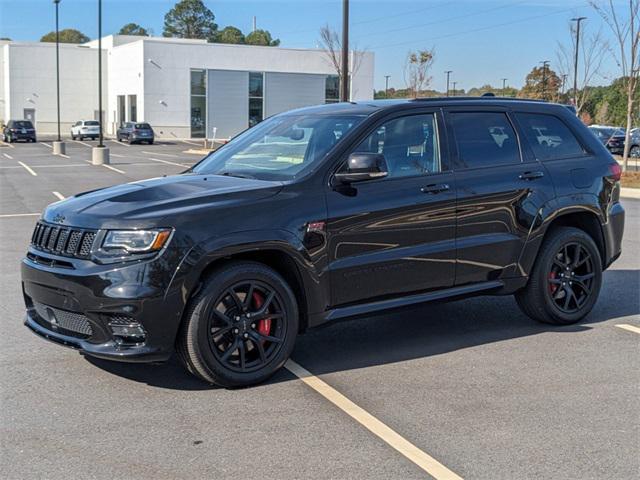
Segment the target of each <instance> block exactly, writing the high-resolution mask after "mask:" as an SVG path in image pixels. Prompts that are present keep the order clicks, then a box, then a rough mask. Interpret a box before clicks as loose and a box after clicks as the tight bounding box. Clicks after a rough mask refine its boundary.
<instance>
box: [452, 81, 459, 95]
mask: <svg viewBox="0 0 640 480" xmlns="http://www.w3.org/2000/svg"><path fill="white" fill-rule="evenodd" d="M451 84H452V85H453V95H452V96H453V97H455V96H456V85H457V84H458V82H451Z"/></svg>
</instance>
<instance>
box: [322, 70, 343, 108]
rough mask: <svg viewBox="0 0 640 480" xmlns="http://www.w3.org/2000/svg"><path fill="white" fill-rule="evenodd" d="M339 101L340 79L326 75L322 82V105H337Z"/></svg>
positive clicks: (336, 76)
mask: <svg viewBox="0 0 640 480" xmlns="http://www.w3.org/2000/svg"><path fill="white" fill-rule="evenodd" d="M339 101H340V77H338V75H327V78H326V80H325V82H324V103H338V102H339Z"/></svg>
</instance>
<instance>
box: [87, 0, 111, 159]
mask: <svg viewBox="0 0 640 480" xmlns="http://www.w3.org/2000/svg"><path fill="white" fill-rule="evenodd" d="M102 120H103V118H102V0H98V124H99V126H98V128H99V131H100V140H99V142H98V146H97V147H93V150H92V152H91V163H93V164H94V165H102V164H105V163H107V164H108V163H109V149H108V148H106V147H105V146H104V143H103V141H104V137H103V126H102Z"/></svg>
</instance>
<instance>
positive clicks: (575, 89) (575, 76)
mask: <svg viewBox="0 0 640 480" xmlns="http://www.w3.org/2000/svg"><path fill="white" fill-rule="evenodd" d="M586 19H587V17H577V18H572V19H571V21H572V22H576V55H575V58H574V59H573V106H574V107H576V108H577V105H578V52H579V50H578V47H579V46H580V23H581V22H582V21H583V20H586Z"/></svg>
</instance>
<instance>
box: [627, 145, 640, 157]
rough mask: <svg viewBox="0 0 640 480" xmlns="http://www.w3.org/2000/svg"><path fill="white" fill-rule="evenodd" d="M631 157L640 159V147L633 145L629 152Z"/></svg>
mask: <svg viewBox="0 0 640 480" xmlns="http://www.w3.org/2000/svg"><path fill="white" fill-rule="evenodd" d="M629 156H630V157H631V158H640V145H633V146H632V147H631V150H629Z"/></svg>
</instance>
